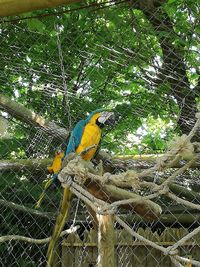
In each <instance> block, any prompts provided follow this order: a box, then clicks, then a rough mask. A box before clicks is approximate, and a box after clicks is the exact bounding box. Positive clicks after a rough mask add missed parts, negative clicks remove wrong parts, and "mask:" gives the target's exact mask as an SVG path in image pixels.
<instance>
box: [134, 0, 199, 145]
mask: <svg viewBox="0 0 200 267" xmlns="http://www.w3.org/2000/svg"><path fill="white" fill-rule="evenodd" d="M164 2H165V1H163V0H162V1H157V0H149V1H146V0H145V1H140V2H139V6H138V8H140V9H141V10H142V11H143V13H144V14H145V15H146V17H147V18H148V20H149V21H150V22H151V24H152V25H153V27H154V30H155V33H156V34H157V37H158V40H159V42H160V46H161V48H162V52H163V66H162V69H161V71H160V73H159V75H158V78H159V80H158V85H159V84H162V83H166V84H169V85H170V87H171V90H170V92H167V94H168V95H169V96H171V97H173V98H175V99H176V101H177V104H178V106H179V112H180V113H179V118H178V121H177V122H178V125H179V128H180V130H181V131H182V132H183V133H185V134H188V133H189V132H190V130H191V129H192V127H193V126H194V124H195V113H196V112H197V105H196V100H195V98H196V97H197V95H198V92H199V90H200V88H199V84H198V85H197V86H196V87H195V88H193V89H191V88H190V82H189V80H188V77H187V73H186V71H187V69H186V65H185V60H184V51H183V49H181V48H178V47H176V46H175V45H174V44H173V43H172V42H173V40H171V35H170V34H171V33H172V34H176V33H175V32H174V29H173V24H172V22H171V20H170V18H169V16H168V14H167V13H166V12H165V11H164V9H163V8H161V5H162V4H163V3H164ZM160 32H167V33H170V34H167V33H166V34H165V35H163V34H162V35H161V34H159V33H160ZM199 138H200V136H197V135H196V136H195V140H199Z"/></svg>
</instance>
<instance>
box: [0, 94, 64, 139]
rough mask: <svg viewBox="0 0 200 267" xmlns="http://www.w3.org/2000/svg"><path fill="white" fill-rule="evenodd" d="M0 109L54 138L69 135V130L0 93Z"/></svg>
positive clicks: (62, 137)
mask: <svg viewBox="0 0 200 267" xmlns="http://www.w3.org/2000/svg"><path fill="white" fill-rule="evenodd" d="M0 109H2V110H4V111H6V112H7V113H9V114H10V115H11V116H13V117H14V118H16V119H19V120H20V121H22V122H25V123H27V124H29V125H33V126H34V127H40V128H41V129H43V130H44V131H45V132H46V133H47V134H49V135H52V136H54V137H56V138H59V139H63V140H65V139H66V138H67V137H68V135H69V132H68V131H67V130H66V129H64V128H62V127H60V126H58V125H57V124H55V123H54V122H51V121H48V120H46V119H45V118H44V117H42V116H40V115H38V114H37V113H35V112H34V111H32V110H30V109H28V108H26V107H24V106H23V105H22V104H19V103H17V102H15V101H13V100H11V99H10V98H8V97H7V96H5V95H3V94H0Z"/></svg>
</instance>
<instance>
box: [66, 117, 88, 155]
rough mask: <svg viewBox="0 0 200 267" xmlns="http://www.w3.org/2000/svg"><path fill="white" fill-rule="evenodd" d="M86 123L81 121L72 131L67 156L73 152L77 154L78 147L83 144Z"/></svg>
mask: <svg viewBox="0 0 200 267" xmlns="http://www.w3.org/2000/svg"><path fill="white" fill-rule="evenodd" d="M85 125H86V121H85V120H80V121H79V122H78V123H77V124H76V125H75V127H74V129H73V130H72V133H71V136H70V138H69V143H68V145H67V149H66V152H65V156H66V155H68V154H69V153H71V152H75V151H76V149H77V147H78V146H79V144H80V142H81V138H82V135H83V130H84V128H85Z"/></svg>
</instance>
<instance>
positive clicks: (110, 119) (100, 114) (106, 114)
mask: <svg viewBox="0 0 200 267" xmlns="http://www.w3.org/2000/svg"><path fill="white" fill-rule="evenodd" d="M86 122H90V123H95V124H97V125H98V126H99V127H100V128H103V127H104V126H107V125H113V124H114V122H115V116H114V113H113V112H110V111H106V110H103V109H97V110H95V111H93V112H92V113H91V114H90V115H89V116H88V117H87V119H86Z"/></svg>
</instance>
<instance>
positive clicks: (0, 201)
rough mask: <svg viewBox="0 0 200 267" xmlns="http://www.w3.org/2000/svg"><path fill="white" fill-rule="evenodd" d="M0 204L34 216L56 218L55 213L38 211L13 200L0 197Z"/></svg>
mask: <svg viewBox="0 0 200 267" xmlns="http://www.w3.org/2000/svg"><path fill="white" fill-rule="evenodd" d="M0 205H1V206H4V207H6V208H10V209H12V210H19V211H22V212H26V213H29V214H32V215H35V216H40V217H44V218H46V219H51V220H52V219H55V218H56V214H54V213H52V212H45V211H38V210H36V209H31V208H28V207H25V206H23V205H19V204H16V203H14V202H10V201H7V200H4V199H0Z"/></svg>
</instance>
